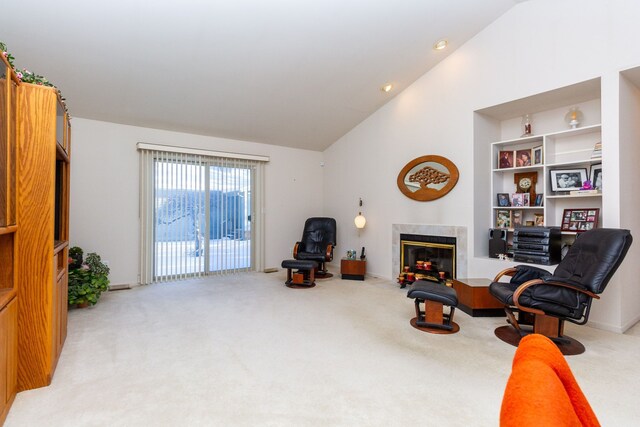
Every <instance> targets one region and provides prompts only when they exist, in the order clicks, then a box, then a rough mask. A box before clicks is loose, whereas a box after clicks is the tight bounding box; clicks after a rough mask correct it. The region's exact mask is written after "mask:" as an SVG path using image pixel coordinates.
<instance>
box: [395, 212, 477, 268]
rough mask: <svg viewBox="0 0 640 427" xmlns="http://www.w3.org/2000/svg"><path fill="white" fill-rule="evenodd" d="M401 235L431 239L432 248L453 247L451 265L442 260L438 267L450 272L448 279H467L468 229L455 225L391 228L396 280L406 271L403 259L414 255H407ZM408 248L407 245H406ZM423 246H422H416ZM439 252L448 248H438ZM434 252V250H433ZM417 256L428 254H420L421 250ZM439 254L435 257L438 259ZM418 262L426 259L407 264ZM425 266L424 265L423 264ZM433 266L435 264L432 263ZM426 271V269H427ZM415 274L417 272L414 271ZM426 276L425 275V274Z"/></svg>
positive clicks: (411, 225) (405, 225)
mask: <svg viewBox="0 0 640 427" xmlns="http://www.w3.org/2000/svg"><path fill="white" fill-rule="evenodd" d="M401 235H410V236H416V235H417V236H421V237H425V236H426V237H427V238H431V239H432V241H431V243H433V245H432V246H436V245H445V246H446V245H452V246H454V249H453V251H452V253H451V261H450V264H449V265H448V264H446V263H443V261H442V260H440V261H437V263H438V265H439V266H441V267H442V268H443V270H445V271H448V272H449V275H447V276H446V277H447V278H448V279H452V278H460V277H462V278H465V277H468V276H467V227H464V226H455V225H429V224H392V227H391V250H392V256H391V277H393V278H394V279H395V278H397V277H398V274H399V273H400V272H402V271H403V270H404V267H405V264H404V262H403V263H402V264H401V261H402V258H403V257H407V258H408V257H410V256H412V255H405V254H404V249H403V248H402V245H401ZM410 241H415V242H423V241H422V240H420V239H414V240H410ZM405 246H406V244H405ZM416 246H421V245H416ZM422 247H424V246H422ZM437 249H438V250H443V249H444V250H446V249H447V248H437ZM432 250H433V249H432ZM416 252H417V253H416V255H415V256H420V255H422V254H426V250H425V251H424V252H420V249H417V250H416ZM438 255H439V254H438V253H437V252H436V253H435V256H436V257H438ZM440 255H441V254H440ZM417 261H425V259H414V260H407V262H409V263H411V264H414V265H417ZM423 265H424V263H423ZM432 265H433V263H432ZM425 269H426V268H425ZM414 270H416V269H415V268H414ZM413 272H414V273H415V271H413ZM423 274H424V273H423Z"/></svg>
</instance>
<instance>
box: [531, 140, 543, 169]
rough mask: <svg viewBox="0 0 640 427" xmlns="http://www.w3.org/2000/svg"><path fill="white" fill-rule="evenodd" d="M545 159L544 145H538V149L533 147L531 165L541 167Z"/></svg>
mask: <svg viewBox="0 0 640 427" xmlns="http://www.w3.org/2000/svg"><path fill="white" fill-rule="evenodd" d="M543 161H544V159H543V158H542V145H538V146H537V147H533V148H532V149H531V164H532V165H541V164H542V162H543Z"/></svg>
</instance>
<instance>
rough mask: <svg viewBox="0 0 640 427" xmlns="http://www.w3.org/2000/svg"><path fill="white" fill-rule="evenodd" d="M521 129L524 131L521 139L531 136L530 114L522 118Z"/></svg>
mask: <svg viewBox="0 0 640 427" xmlns="http://www.w3.org/2000/svg"><path fill="white" fill-rule="evenodd" d="M522 129H523V130H524V133H523V134H522V135H521V136H522V137H523V138H524V137H525V136H531V135H533V131H532V130H531V114H525V115H524V116H522Z"/></svg>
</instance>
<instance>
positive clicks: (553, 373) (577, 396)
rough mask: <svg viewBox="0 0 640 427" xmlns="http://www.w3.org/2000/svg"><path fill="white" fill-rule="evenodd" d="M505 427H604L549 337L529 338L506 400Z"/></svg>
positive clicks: (520, 351)
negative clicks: (601, 426)
mask: <svg viewBox="0 0 640 427" xmlns="http://www.w3.org/2000/svg"><path fill="white" fill-rule="evenodd" d="M500 425H501V426H503V427H510V426H514V427H515V426H518V427H529V426H531V427H533V426H535V427H540V426H545V427H550V426H600V423H599V422H598V419H597V418H596V415H595V414H594V412H593V410H592V409H591V406H590V405H589V402H587V399H586V398H585V397H584V394H583V393H582V390H580V387H579V386H578V383H577V382H576V379H575V378H574V376H573V374H572V373H571V369H570V368H569V365H568V364H567V361H566V360H565V359H564V356H563V355H562V353H561V352H560V350H558V347H556V345H555V344H554V343H553V342H552V341H551V340H550V339H549V338H547V337H545V336H543V335H540V334H531V335H527V336H525V337H524V338H522V340H521V341H520V346H519V347H518V349H517V350H516V354H515V356H514V357H513V367H512V371H511V376H510V377H509V381H508V382H507V388H506V390H505V392H504V397H503V399H502V409H501V410H500Z"/></svg>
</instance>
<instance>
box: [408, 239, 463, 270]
mask: <svg viewBox="0 0 640 427" xmlns="http://www.w3.org/2000/svg"><path fill="white" fill-rule="evenodd" d="M400 268H401V270H402V271H403V272H412V273H414V275H415V277H416V278H421V277H425V278H430V277H433V278H440V279H444V280H451V279H455V278H456V277H457V274H456V273H457V271H456V238H455V237H448V236H425V235H422V234H400Z"/></svg>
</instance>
